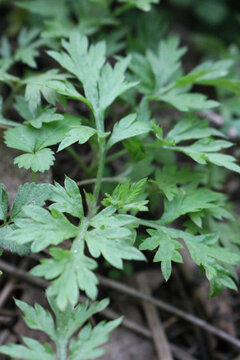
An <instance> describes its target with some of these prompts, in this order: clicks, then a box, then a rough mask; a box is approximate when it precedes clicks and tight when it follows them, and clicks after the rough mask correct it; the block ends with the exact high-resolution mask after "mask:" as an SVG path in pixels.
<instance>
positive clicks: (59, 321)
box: [0, 294, 121, 360]
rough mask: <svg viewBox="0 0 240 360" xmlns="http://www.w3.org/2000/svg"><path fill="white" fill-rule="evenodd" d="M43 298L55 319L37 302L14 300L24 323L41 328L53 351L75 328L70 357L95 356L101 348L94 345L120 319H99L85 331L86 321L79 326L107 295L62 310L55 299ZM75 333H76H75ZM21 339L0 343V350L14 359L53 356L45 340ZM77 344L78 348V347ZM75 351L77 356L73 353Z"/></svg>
mask: <svg viewBox="0 0 240 360" xmlns="http://www.w3.org/2000/svg"><path fill="white" fill-rule="evenodd" d="M47 298H48V301H49V304H50V306H51V309H52V311H53V313H54V315H55V319H56V321H54V320H53V316H52V315H51V313H50V312H49V311H47V310H45V309H44V308H43V307H42V306H40V305H39V304H35V306H34V307H32V306H29V305H28V304H26V303H24V302H22V301H18V300H17V301H16V304H17V306H18V307H19V308H20V309H21V310H22V311H23V313H24V321H25V323H26V324H27V325H28V326H29V327H30V328H31V329H34V330H35V329H36V330H40V331H44V332H45V333H46V334H47V335H48V336H49V337H50V339H51V340H52V341H53V342H54V343H55V348H56V352H57V354H60V352H61V351H62V349H63V344H66V346H67V344H68V342H69V341H70V339H71V337H72V335H74V334H75V333H76V332H77V333H76V334H75V338H73V339H71V343H70V348H71V350H70V353H71V359H74V360H76V359H78V358H79V359H89V356H91V357H92V355H93V356H94V357H95V355H96V356H97V354H98V353H100V351H101V353H102V350H100V349H97V347H98V346H100V345H102V344H104V343H105V342H106V341H107V340H108V337H109V334H110V332H111V331H112V330H113V329H115V328H116V327H117V326H118V325H119V324H120V322H121V319H117V320H114V321H111V322H108V323H106V322H101V323H99V324H98V325H96V327H95V328H94V329H92V328H91V329H90V330H91V331H88V332H86V330H87V329H89V325H86V326H85V327H84V328H83V329H82V330H81V331H80V332H79V329H80V328H81V327H82V325H84V323H85V322H86V321H87V320H88V319H89V318H90V317H92V316H93V315H94V314H96V313H98V312H100V311H102V310H103V309H105V308H106V306H107V305H108V303H109V301H108V299H104V300H102V301H100V302H95V303H93V304H92V305H91V306H89V307H88V302H87V301H85V302H83V303H82V304H79V305H78V306H76V307H75V308H74V307H72V306H71V305H69V306H68V307H67V308H66V309H65V311H61V310H59V309H58V307H57V306H56V301H55V299H53V298H52V297H50V296H49V295H48V294H47ZM78 333H79V336H78V337H77V335H78ZM23 340H24V343H25V345H16V344H8V345H5V346H0V353H2V354H6V355H9V356H11V357H13V358H14V359H20V358H21V359H25V360H36V359H42V360H56V355H55V351H54V350H53V347H52V345H50V344H49V343H45V344H44V345H42V344H40V343H39V342H38V341H36V340H33V339H31V338H23ZM79 348H80V349H81V350H80V351H79ZM76 355H77V356H78V357H76ZM73 356H74V357H73ZM79 356H80V357H79Z"/></svg>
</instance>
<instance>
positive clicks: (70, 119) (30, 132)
mask: <svg viewBox="0 0 240 360" xmlns="http://www.w3.org/2000/svg"><path fill="white" fill-rule="evenodd" d="M78 123H79V119H78V118H77V117H75V116H72V115H70V114H65V115H64V120H58V121H54V122H51V123H49V124H43V125H42V127H41V128H40V129H36V128H33V127H32V126H29V125H20V126H17V127H15V128H13V129H9V130H7V131H5V143H6V145H7V146H9V147H12V148H14V149H18V150H22V151H24V152H26V153H27V154H24V155H20V156H19V157H17V158H16V159H15V161H16V163H17V164H19V166H21V167H25V168H27V169H28V168H31V169H32V170H33V171H44V170H47V169H49V167H50V166H51V165H52V164H53V160H54V157H53V152H52V150H50V149H48V148H47V147H48V146H51V145H55V144H57V143H59V142H61V141H62V139H63V138H64V136H65V135H66V134H67V133H68V132H69V130H70V129H71V128H72V126H75V125H77V124H78Z"/></svg>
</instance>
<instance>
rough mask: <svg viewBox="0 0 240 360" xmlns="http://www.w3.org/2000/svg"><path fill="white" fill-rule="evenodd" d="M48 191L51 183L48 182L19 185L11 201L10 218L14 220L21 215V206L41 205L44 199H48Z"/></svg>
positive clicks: (22, 214)
mask: <svg viewBox="0 0 240 360" xmlns="http://www.w3.org/2000/svg"><path fill="white" fill-rule="evenodd" d="M50 193H51V185H49V184H35V183H31V184H29V183H25V184H24V185H20V186H19V188H18V192H17V196H16V199H15V201H14V203H13V207H12V210H11V214H10V220H11V221H14V220H15V219H17V218H21V217H23V216H24V211H23V207H24V206H25V205H38V206H43V205H44V204H45V201H46V200H47V199H49V195H50Z"/></svg>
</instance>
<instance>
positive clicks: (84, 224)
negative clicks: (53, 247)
mask: <svg viewBox="0 0 240 360" xmlns="http://www.w3.org/2000/svg"><path fill="white" fill-rule="evenodd" d="M88 226H89V219H87V218H86V217H84V218H83V219H82V221H81V225H80V228H79V233H78V236H77V237H76V238H75V240H74V242H73V245H72V248H71V251H72V252H73V254H74V258H76V259H77V257H78V253H79V252H80V251H81V249H83V241H84V238H85V235H86V232H87V229H88Z"/></svg>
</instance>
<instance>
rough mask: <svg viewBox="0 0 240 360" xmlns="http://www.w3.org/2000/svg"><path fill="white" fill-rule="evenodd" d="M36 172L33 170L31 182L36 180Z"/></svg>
mask: <svg viewBox="0 0 240 360" xmlns="http://www.w3.org/2000/svg"><path fill="white" fill-rule="evenodd" d="M35 175H36V173H35V172H34V171H33V170H32V176H31V182H34V180H35Z"/></svg>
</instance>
